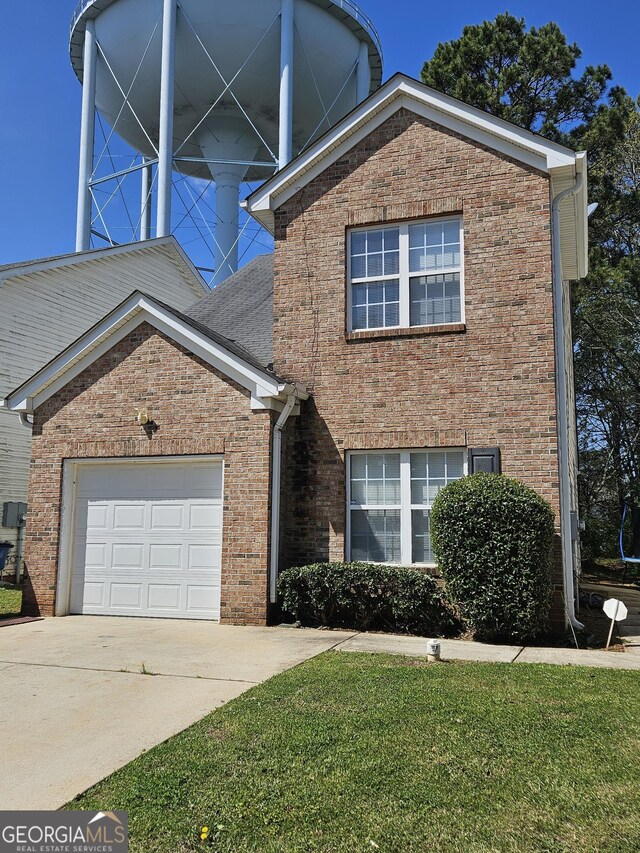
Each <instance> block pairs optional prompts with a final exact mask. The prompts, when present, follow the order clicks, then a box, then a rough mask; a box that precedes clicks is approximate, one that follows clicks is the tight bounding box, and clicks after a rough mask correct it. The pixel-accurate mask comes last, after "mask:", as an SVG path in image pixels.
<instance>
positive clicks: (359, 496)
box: [351, 480, 367, 504]
mask: <svg viewBox="0 0 640 853" xmlns="http://www.w3.org/2000/svg"><path fill="white" fill-rule="evenodd" d="M366 502H367V484H366V483H365V482H364V481H362V480H356V481H352V482H351V503H352V504H366Z"/></svg>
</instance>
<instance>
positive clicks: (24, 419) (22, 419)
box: [18, 412, 33, 429]
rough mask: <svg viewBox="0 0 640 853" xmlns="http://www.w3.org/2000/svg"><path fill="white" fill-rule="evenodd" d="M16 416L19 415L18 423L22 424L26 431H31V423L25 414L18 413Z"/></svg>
mask: <svg viewBox="0 0 640 853" xmlns="http://www.w3.org/2000/svg"><path fill="white" fill-rule="evenodd" d="M18 414H19V415H20V423H21V424H22V426H23V427H26V428H27V429H33V423H32V422H31V421H30V420H29V418H28V415H27V413H26V412H18Z"/></svg>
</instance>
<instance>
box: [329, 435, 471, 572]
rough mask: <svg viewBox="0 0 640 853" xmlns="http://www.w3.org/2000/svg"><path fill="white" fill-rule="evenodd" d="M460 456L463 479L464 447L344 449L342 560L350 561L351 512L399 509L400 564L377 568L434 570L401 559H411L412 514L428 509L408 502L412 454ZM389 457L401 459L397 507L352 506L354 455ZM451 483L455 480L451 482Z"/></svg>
mask: <svg viewBox="0 0 640 853" xmlns="http://www.w3.org/2000/svg"><path fill="white" fill-rule="evenodd" d="M452 452H454V453H455V452H457V453H462V476H463V477H466V476H467V474H468V473H469V465H468V458H467V448H466V447H410V448H396V447H391V448H387V447H385V448H384V449H378V448H376V449H373V448H369V449H367V450H347V451H346V456H345V473H346V489H345V492H346V498H347V507H346V519H345V539H344V555H345V560H346V561H347V562H349V561H350V560H351V513H352V511H353V510H358V509H364V510H376V509H378V510H384V509H390V510H393V511H398V509H399V510H400V553H401V559H400V562H399V563H380V564H379V565H389V566H395V567H398V566H405V567H411V566H417V567H419V568H435V566H436V564H435V563H413V562H412V561H411V559H409V560H404V559H403V557H406V556H409V557H411V556H412V550H413V542H412V518H411V512H412V510H414V509H422V510H425V509H430V508H431V507H430V506H429V505H428V504H419V505H418V504H413V503H412V501H411V455H412V454H413V453H426V454H429V453H452ZM367 454H368V455H388V454H396V455H399V456H400V505H399V506H398V505H387V504H375V505H368V504H357V505H355V506H352V504H351V460H352V458H353V457H354V456H366V455H367ZM452 482H454V481H452ZM368 562H376V561H374V560H370V561H368Z"/></svg>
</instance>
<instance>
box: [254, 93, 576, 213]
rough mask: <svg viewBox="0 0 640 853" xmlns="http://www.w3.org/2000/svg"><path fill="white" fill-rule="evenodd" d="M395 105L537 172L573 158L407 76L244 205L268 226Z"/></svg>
mask: <svg viewBox="0 0 640 853" xmlns="http://www.w3.org/2000/svg"><path fill="white" fill-rule="evenodd" d="M401 107H405V108H406V109H408V110H410V111H411V112H414V113H416V114H418V115H420V116H422V117H423V118H426V119H429V120H430V121H433V122H434V123H436V124H439V125H441V126H443V127H446V128H448V129H450V130H452V131H454V132H456V133H459V134H460V135H462V136H464V137H466V138H468V139H471V140H473V141H476V142H479V143H480V144H483V145H486V146H487V147H488V148H490V149H493V150H496V151H499V152H500V153H502V154H506V155H507V156H509V157H512V158H513V159H515V160H517V161H519V162H522V163H525V164H526V165H528V166H531V167H533V168H536V169H538V170H540V171H542V172H549V171H550V170H551V169H552V168H554V167H558V166H567V165H570V164H571V163H573V162H574V161H575V156H576V155H575V154H574V152H573V151H571V150H570V149H568V148H565V147H564V146H562V145H558V144H557V143H555V142H551V141H549V140H546V139H544V138H543V137H541V136H537V135H536V134H534V133H531V132H529V131H527V130H523V129H521V128H518V127H516V126H515V125H512V124H510V123H509V122H506V121H503V120H502V119H498V118H496V117H494V116H491V115H489V114H488V113H485V112H483V111H482V110H478V109H476V108H475V107H470V106H468V105H467V104H463V103H462V102H461V101H457V100H455V99H454V98H450V97H448V96H447V95H443V94H441V93H440V92H436V91H435V90H433V89H429V88H427V87H426V86H423V85H422V84H420V83H418V82H416V81H413V80H411V79H409V78H405V77H400V78H399V79H395V80H391V81H389V83H388V84H387V85H385V86H383V87H382V88H381V89H379V90H378V92H377V93H375V94H374V95H372V96H371V97H370V98H369V99H368V100H366V101H364V102H363V103H362V104H361V105H360V107H358V108H356V109H355V110H354V111H353V112H352V113H350V114H349V115H348V116H347V117H346V118H345V119H344V120H343V121H342V122H340V123H338V124H337V125H336V126H335V128H334V129H333V131H332V132H330V133H328V134H326V135H325V136H324V137H322V139H320V140H318V142H317V143H316V144H315V145H313V146H311V148H310V149H309V150H308V151H307V152H305V153H304V154H302V155H300V156H299V157H297V158H296V159H295V160H294V161H292V163H291V164H290V165H289V166H287V167H285V168H284V169H283V170H281V171H280V172H278V174H277V175H275V176H274V177H273V178H271V179H270V180H268V181H267V182H266V183H265V184H264V185H263V186H262V187H261V188H260V189H258V190H257V191H256V192H255V193H253V194H252V195H251V196H249V198H248V199H247V201H246V202H245V203H244V207H245V209H246V210H247V211H248V212H249V213H251V215H252V216H254V217H255V218H256V219H257V220H258V221H259V222H261V223H262V224H263V225H265V227H267V228H269V229H270V230H273V211H274V210H276V209H277V208H278V207H279V206H280V205H281V204H284V203H285V202H286V201H287V200H288V199H289V198H291V196H293V195H294V194H295V193H296V192H298V191H299V190H300V189H301V188H302V187H303V186H304V185H305V184H307V183H308V182H309V181H311V180H313V178H314V177H317V175H318V174H320V173H321V172H322V171H324V169H326V168H327V167H328V166H329V165H331V163H333V162H335V161H336V160H337V159H339V158H340V157H341V156H342V155H343V154H344V153H346V152H347V151H348V150H349V149H351V148H352V147H353V146H354V145H356V144H357V143H358V142H359V141H361V140H362V139H363V138H365V137H366V136H367V135H368V134H369V133H371V132H372V131H373V130H374V129H375V128H376V127H378V126H379V125H380V124H382V123H383V122H384V121H386V120H387V119H388V118H389V117H390V116H391V115H393V114H394V113H395V112H397V110H399V109H400V108H401Z"/></svg>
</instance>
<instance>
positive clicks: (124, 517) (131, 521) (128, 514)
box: [112, 503, 146, 530]
mask: <svg viewBox="0 0 640 853" xmlns="http://www.w3.org/2000/svg"><path fill="white" fill-rule="evenodd" d="M145 516H146V506H145V504H143V503H115V504H113V521H112V529H113V530H144V529H145V528H146V519H145Z"/></svg>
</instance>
